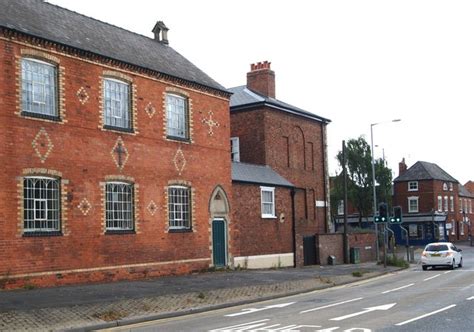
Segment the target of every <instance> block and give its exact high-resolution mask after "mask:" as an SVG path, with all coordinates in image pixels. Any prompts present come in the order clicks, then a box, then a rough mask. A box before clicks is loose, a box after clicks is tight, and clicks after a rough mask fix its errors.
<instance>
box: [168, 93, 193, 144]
mask: <svg viewBox="0 0 474 332" xmlns="http://www.w3.org/2000/svg"><path fill="white" fill-rule="evenodd" d="M188 117H189V116H188V100H187V99H186V98H184V97H181V96H178V95H173V94H167V95H166V135H167V136H168V137H171V138H178V139H185V140H187V139H189V128H188V127H189V125H188V121H189V120H188Z"/></svg>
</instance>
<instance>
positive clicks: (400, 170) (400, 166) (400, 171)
mask: <svg viewBox="0 0 474 332" xmlns="http://www.w3.org/2000/svg"><path fill="white" fill-rule="evenodd" d="M407 169H408V167H407V164H405V158H403V159H402V161H401V162H399V163H398V176H400V175H402V174H403V173H405V172H406V171H407Z"/></svg>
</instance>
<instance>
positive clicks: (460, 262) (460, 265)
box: [458, 257, 462, 267]
mask: <svg viewBox="0 0 474 332" xmlns="http://www.w3.org/2000/svg"><path fill="white" fill-rule="evenodd" d="M458 267H462V257H461V260H460V261H459V264H458Z"/></svg>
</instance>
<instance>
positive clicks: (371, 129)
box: [370, 119, 402, 262]
mask: <svg viewBox="0 0 474 332" xmlns="http://www.w3.org/2000/svg"><path fill="white" fill-rule="evenodd" d="M400 121H402V120H401V119H394V120H391V121H384V122H376V123H371V124H370V145H371V149H372V150H371V155H372V187H373V194H374V213H373V221H374V226H375V238H376V248H375V255H376V259H377V262H378V261H379V259H380V254H379V231H378V225H377V224H375V215H376V213H377V197H376V195H377V194H376V190H375V160H374V126H376V125H378V124H382V123H387V122H400Z"/></svg>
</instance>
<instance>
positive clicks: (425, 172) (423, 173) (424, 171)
mask: <svg viewBox="0 0 474 332" xmlns="http://www.w3.org/2000/svg"><path fill="white" fill-rule="evenodd" d="M420 180H440V181H447V182H454V183H458V180H456V179H455V178H453V177H452V176H451V175H449V174H448V173H447V172H446V171H444V170H443V169H442V168H441V167H439V166H438V165H436V164H433V163H429V162H426V161H417V162H416V163H415V164H414V165H413V166H411V167H410V168H409V169H408V170H407V171H406V172H405V173H403V174H402V175H400V176H398V177H397V178H395V179H394V180H393V182H403V181H420Z"/></svg>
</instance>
